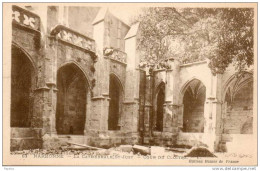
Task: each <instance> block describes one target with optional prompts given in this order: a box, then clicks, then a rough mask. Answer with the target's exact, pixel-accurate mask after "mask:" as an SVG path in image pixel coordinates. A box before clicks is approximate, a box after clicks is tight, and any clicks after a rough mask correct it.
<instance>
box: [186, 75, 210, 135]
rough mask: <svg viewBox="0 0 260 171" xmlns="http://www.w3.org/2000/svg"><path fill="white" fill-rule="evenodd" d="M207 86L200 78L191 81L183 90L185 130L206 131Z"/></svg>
mask: <svg viewBox="0 0 260 171" xmlns="http://www.w3.org/2000/svg"><path fill="white" fill-rule="evenodd" d="M205 99H206V87H205V85H204V84H203V83H202V82H201V81H200V80H198V79H192V80H191V81H189V82H188V83H187V84H186V86H185V89H184V90H183V99H182V101H183V105H184V109H183V132H204V103H205Z"/></svg>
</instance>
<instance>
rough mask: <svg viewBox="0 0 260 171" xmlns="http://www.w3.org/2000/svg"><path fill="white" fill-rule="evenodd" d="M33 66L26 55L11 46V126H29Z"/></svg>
mask: <svg viewBox="0 0 260 171" xmlns="http://www.w3.org/2000/svg"><path fill="white" fill-rule="evenodd" d="M33 85H34V68H33V64H32V62H31V61H30V59H29V58H28V56H27V55H26V54H25V53H24V52H23V51H22V50H20V49H18V48H16V47H15V46H12V62H11V127H30V126H31V114H32V105H33Z"/></svg>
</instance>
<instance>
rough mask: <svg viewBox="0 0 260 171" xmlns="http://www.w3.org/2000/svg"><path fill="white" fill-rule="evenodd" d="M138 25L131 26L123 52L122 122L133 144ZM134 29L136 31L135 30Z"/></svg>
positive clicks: (136, 128) (136, 126) (136, 113)
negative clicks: (124, 67)
mask: <svg viewBox="0 0 260 171" xmlns="http://www.w3.org/2000/svg"><path fill="white" fill-rule="evenodd" d="M138 26H139V24H135V25H133V26H132V27H131V28H130V30H129V33H131V34H129V33H128V34H127V35H126V37H125V52H126V54H127V66H126V80H125V93H124V94H125V102H124V120H125V121H124V122H125V127H124V128H123V129H124V131H125V132H131V134H132V138H133V143H135V142H136V141H137V139H138V137H139V114H140V111H139V110H140V106H139V104H140V103H139V100H140V99H139V93H140V87H139V86H140V69H139V63H140V59H139V51H138V50H137V37H138ZM135 28H136V29H135Z"/></svg>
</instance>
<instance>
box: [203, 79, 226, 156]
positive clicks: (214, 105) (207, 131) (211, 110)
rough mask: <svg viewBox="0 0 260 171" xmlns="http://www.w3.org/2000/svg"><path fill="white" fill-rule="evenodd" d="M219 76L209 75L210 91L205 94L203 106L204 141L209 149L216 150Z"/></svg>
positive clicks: (219, 117)
mask: <svg viewBox="0 0 260 171" xmlns="http://www.w3.org/2000/svg"><path fill="white" fill-rule="evenodd" d="M221 77H222V75H220V74H217V75H216V76H213V75H212V76H211V85H210V91H209V93H208V94H207V96H206V102H205V107H204V118H205V124H204V142H205V143H206V144H207V145H208V146H209V149H210V150H211V151H215V150H216V146H217V144H218V137H219V135H217V134H219V131H220V123H221V105H222V103H221V100H220V99H221Z"/></svg>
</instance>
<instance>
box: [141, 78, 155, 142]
mask: <svg viewBox="0 0 260 171" xmlns="http://www.w3.org/2000/svg"><path fill="white" fill-rule="evenodd" d="M152 85H153V76H152V75H146V85H145V108H144V135H143V136H144V143H145V144H148V143H150V140H151V131H152V125H153V120H152V110H153V109H152Z"/></svg>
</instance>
